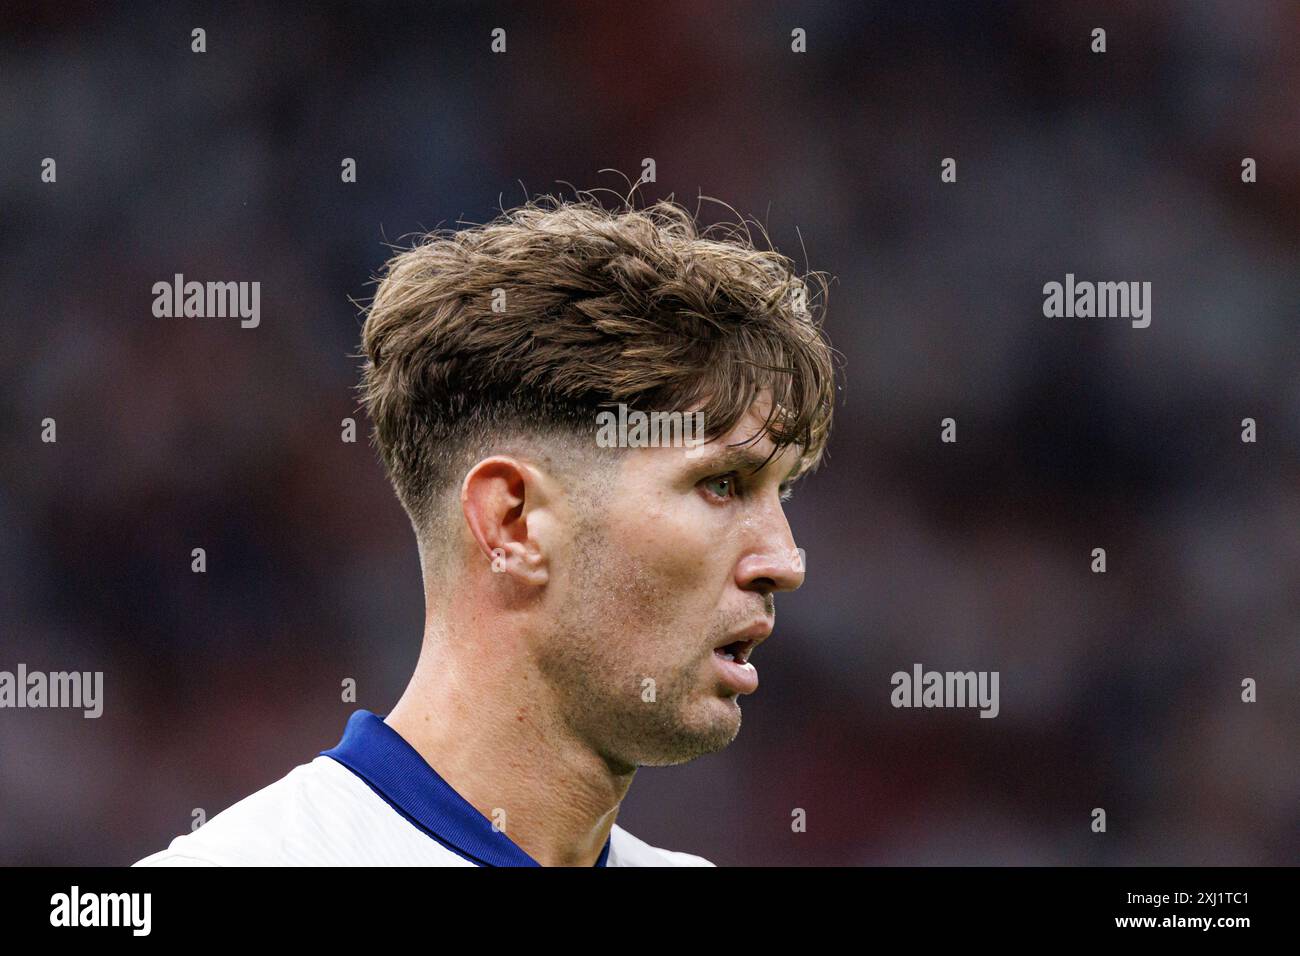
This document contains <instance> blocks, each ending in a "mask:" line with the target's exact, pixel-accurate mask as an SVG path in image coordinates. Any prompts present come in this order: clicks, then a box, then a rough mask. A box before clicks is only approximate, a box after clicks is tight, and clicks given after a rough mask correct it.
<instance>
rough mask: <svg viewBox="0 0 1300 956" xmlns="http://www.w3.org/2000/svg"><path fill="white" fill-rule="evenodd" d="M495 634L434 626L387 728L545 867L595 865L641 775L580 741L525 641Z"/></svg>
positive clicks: (432, 623)
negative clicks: (614, 764)
mask: <svg viewBox="0 0 1300 956" xmlns="http://www.w3.org/2000/svg"><path fill="white" fill-rule="evenodd" d="M467 623H470V622H467ZM503 630H508V629H503ZM464 633H465V634H466V635H468V634H469V633H470V631H469V630H467V631H465V632H464ZM495 634H496V632H495V631H494V632H493V635H494V636H492V637H491V638H488V637H487V636H486V635H481V637H480V638H479V639H460V638H457V637H456V636H454V634H453V633H449V632H447V631H446V630H444V629H442V628H439V627H437V626H435V624H434V622H432V621H431V622H430V623H429V625H427V626H426V629H425V636H424V643H423V645H422V647H421V651H420V660H419V663H418V664H417V665H416V669H415V674H414V675H413V676H412V678H411V682H410V684H409V685H408V686H407V688H406V690H405V692H404V693H403V694H402V696H401V699H400V700H398V702H397V705H396V706H395V707H394V708H393V710H392V712H391V713H390V714H389V715H388V716H387V717H386V718H385V723H387V724H388V725H389V726H390V727H392V728H393V729H394V730H395V731H397V733H399V734H401V735H402V737H403V738H405V740H406V741H407V743H409V744H410V745H411V746H412V747H414V748H415V750H416V752H417V753H419V755H420V756H421V757H423V758H424V760H425V762H426V763H428V764H429V766H431V767H433V769H434V770H436V771H437V772H438V774H439V775H440V776H441V777H442V778H443V779H444V780H446V781H447V783H449V784H450V785H451V786H452V787H453V788H454V789H455V790H456V792H457V793H459V794H460V795H461V796H462V797H464V798H465V799H466V800H467V801H469V803H470V804H472V805H473V806H474V808H475V809H476V810H478V811H479V813H481V814H483V815H484V816H485V817H487V818H488V819H489V820H492V821H494V822H496V823H499V824H500V825H501V826H502V829H503V830H504V832H505V834H506V836H508V837H509V838H510V839H511V840H513V841H514V842H515V844H517V845H518V846H519V847H520V848H521V849H522V850H523V851H524V852H525V853H527V854H528V855H529V856H531V857H532V858H533V859H534V860H536V861H537V862H538V863H540V864H542V865H543V866H592V865H594V864H595V862H596V860H597V859H598V858H599V857H600V853H601V850H602V849H603V848H604V846H605V841H606V840H607V839H608V838H609V834H610V830H611V829H612V827H613V826H614V819H615V817H616V816H617V814H618V807H619V803H620V802H621V801H622V799H623V797H624V795H625V794H626V793H627V790H628V787H629V786H631V784H632V776H633V774H634V773H635V770H627V769H626V768H614V767H611V766H610V765H609V763H608V762H607V761H605V760H604V759H603V758H602V757H601V756H600V755H599V754H598V753H596V752H595V751H594V750H593V749H592V748H591V747H590V746H589V745H587V744H585V743H584V742H583V741H581V740H578V739H577V738H575V736H574V734H573V732H572V730H571V729H570V728H569V727H568V726H567V725H566V724H565V723H564V722H563V721H562V720H561V719H560V718H559V716H558V714H559V710H558V708H557V707H556V706H555V702H554V700H553V698H552V695H551V692H550V690H549V688H548V685H547V683H546V681H545V680H544V679H543V678H542V676H541V675H540V674H539V673H538V672H537V670H536V668H535V667H534V666H533V663H532V660H531V656H530V655H529V654H528V653H527V652H526V646H525V642H524V641H523V640H522V639H521V637H520V636H519V635H513V636H503V637H497V636H495ZM485 648H491V652H490V653H485ZM503 812H504V816H503Z"/></svg>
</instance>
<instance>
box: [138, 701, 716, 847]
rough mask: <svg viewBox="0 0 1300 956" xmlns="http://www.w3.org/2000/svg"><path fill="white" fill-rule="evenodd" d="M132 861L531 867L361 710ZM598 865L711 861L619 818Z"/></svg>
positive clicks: (387, 729)
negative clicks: (301, 760)
mask: <svg viewBox="0 0 1300 956" xmlns="http://www.w3.org/2000/svg"><path fill="white" fill-rule="evenodd" d="M135 865H136V866H537V865H538V863H537V861H536V860H534V859H533V858H532V857H530V856H529V855H528V854H527V853H525V852H524V851H523V850H522V849H521V848H520V847H519V846H518V845H516V844H515V842H514V841H513V840H511V839H510V838H509V837H507V836H506V835H505V833H504V832H502V831H499V830H496V829H494V828H493V825H492V822H491V821H490V820H488V818H487V817H485V816H483V815H482V814H481V813H479V812H478V810H476V809H474V806H473V805H472V804H471V803H469V801H467V800H466V799H465V798H464V797H462V796H461V795H460V794H459V793H457V792H456V791H455V790H454V789H452V787H451V785H450V784H448V783H447V782H446V781H445V780H443V779H442V777H440V776H439V775H438V773H437V771H435V770H434V769H433V768H432V767H431V766H429V765H428V764H427V763H426V762H425V761H424V759H423V758H422V757H421V756H420V755H419V754H418V753H417V752H416V750H415V748H413V747H412V746H411V745H410V744H409V743H407V742H406V740H405V739H403V738H402V736H401V735H400V734H398V733H397V731H395V730H393V728H391V727H389V726H388V725H387V724H386V723H384V721H383V719H382V718H380V717H378V716H376V715H375V714H372V713H371V712H370V711H368V710H358V711H357V712H356V713H354V714H353V715H352V717H351V718H350V719H349V720H348V724H347V729H346V730H345V731H344V733H343V739H342V740H340V741H339V743H338V746H336V747H334V748H333V749H331V750H326V751H323V752H322V753H321V754H320V755H319V756H317V757H316V758H315V759H314V760H312V761H311V762H310V763H305V764H302V765H301V766H298V767H295V768H294V769H293V770H291V771H290V772H289V773H288V774H286V775H285V776H284V777H282V778H280V779H279V780H277V781H276V782H275V783H273V784H271V785H270V786H268V787H265V788H263V789H262V790H259V791H257V792H256V793H254V794H252V795H251V796H248V797H245V798H244V799H243V800H240V801H239V802H238V803H236V804H235V805H234V806H232V807H230V808H229V809H227V810H224V811H222V812H221V813H218V814H217V815H216V816H214V817H213V818H212V819H211V820H209V821H208V822H207V823H205V824H204V825H203V826H201V827H199V828H198V829H197V830H195V831H194V832H193V833H187V834H184V835H182V836H178V837H177V838H176V839H174V840H173V841H172V842H171V845H170V846H169V847H168V848H167V849H165V850H161V851H159V852H158V853H154V854H153V855H151V856H147V857H145V858H144V859H143V860H140V861H138V862H137V863H136V864H135ZM596 865H597V866H713V864H712V863H710V862H709V861H708V860H706V859H704V858H703V857H699V856H694V855H692V854H690V853H678V852H675V851H673V850H661V849H658V848H657V847H652V846H650V845H649V844H647V843H643V842H642V841H641V840H638V839H637V838H636V837H634V836H632V834H630V833H628V832H627V831H626V830H624V829H623V828H622V827H620V826H618V825H617V824H615V825H614V827H613V828H612V830H611V832H610V836H609V839H608V840H606V841H605V848H604V850H602V852H601V854H600V859H599V860H597V862H596Z"/></svg>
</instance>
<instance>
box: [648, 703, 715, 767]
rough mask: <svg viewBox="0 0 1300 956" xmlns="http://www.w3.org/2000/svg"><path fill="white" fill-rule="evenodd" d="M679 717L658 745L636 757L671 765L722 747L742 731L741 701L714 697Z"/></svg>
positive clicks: (649, 762) (655, 763)
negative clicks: (678, 720)
mask: <svg viewBox="0 0 1300 956" xmlns="http://www.w3.org/2000/svg"><path fill="white" fill-rule="evenodd" d="M694 710H695V712H694V713H693V714H691V715H690V716H689V718H686V715H683V717H684V719H683V720H682V721H680V722H679V723H678V724H677V725H676V726H675V727H673V728H672V729H671V730H670V731H669V732H668V733H667V735H664V736H661V735H659V734H656V736H661V739H660V740H659V741H657V744H656V746H654V747H651V748H645V749H646V750H647V751H650V752H643V753H642V754H641V757H640V759H639V760H638V761H637V763H638V765H639V766H643V767H668V766H672V765H673V764H680V763H686V762H687V761H690V760H694V759H695V758H696V757H703V756H704V755H705V754H711V753H715V752H717V751H719V750H722V749H723V748H724V747H726V746H727V745H728V744H730V743H731V742H732V741H733V740H735V739H736V735H737V734H739V733H740V701H739V700H737V698H736V697H735V696H730V697H714V698H712V699H711V700H708V701H706V702H704V706H701V707H698V708H695V709H694Z"/></svg>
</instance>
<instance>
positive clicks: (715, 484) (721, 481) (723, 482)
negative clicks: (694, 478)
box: [704, 474, 736, 498]
mask: <svg viewBox="0 0 1300 956" xmlns="http://www.w3.org/2000/svg"><path fill="white" fill-rule="evenodd" d="M704 487H705V488H707V489H708V490H709V493H710V494H712V495H713V496H714V497H715V498H731V497H734V495H735V492H736V476H735V475H734V474H729V475H717V476H716V477H713V478H706V479H705V481H704ZM715 489H721V490H715Z"/></svg>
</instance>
